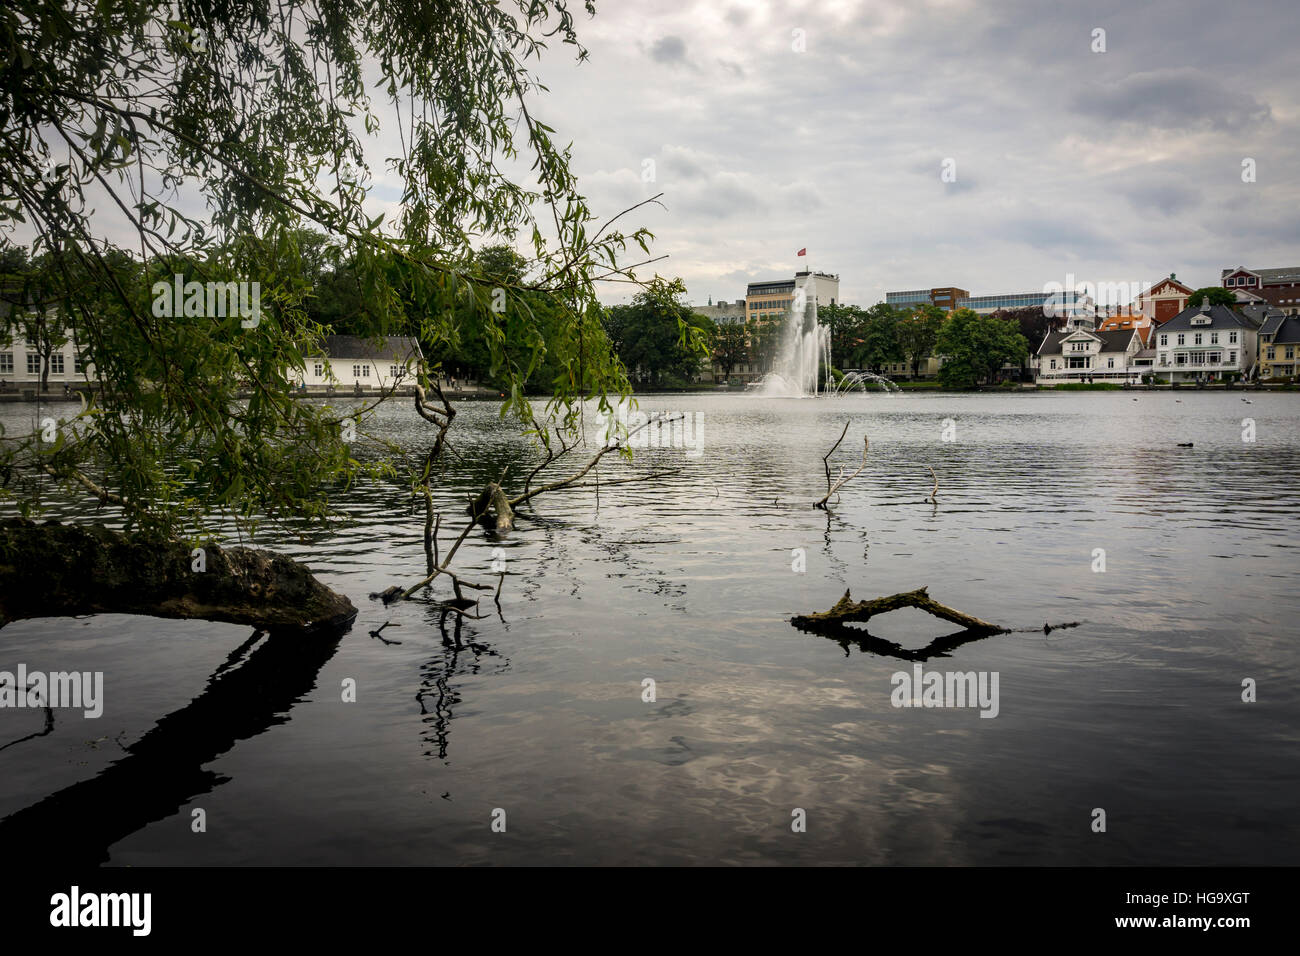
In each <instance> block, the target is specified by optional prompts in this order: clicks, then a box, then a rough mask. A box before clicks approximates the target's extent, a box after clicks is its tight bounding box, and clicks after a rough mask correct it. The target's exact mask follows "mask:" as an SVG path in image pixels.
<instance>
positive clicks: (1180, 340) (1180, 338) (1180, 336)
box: [1178, 332, 1187, 345]
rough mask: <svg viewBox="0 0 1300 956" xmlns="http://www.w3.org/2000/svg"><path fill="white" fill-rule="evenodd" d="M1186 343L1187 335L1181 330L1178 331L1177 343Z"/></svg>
mask: <svg viewBox="0 0 1300 956" xmlns="http://www.w3.org/2000/svg"><path fill="white" fill-rule="evenodd" d="M1186 343H1187V336H1185V335H1183V333H1182V332H1179V333H1178V344H1179V345H1185V344H1186Z"/></svg>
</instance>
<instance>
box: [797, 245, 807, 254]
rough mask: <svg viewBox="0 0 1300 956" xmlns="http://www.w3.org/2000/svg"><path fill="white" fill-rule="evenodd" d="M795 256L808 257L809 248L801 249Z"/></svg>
mask: <svg viewBox="0 0 1300 956" xmlns="http://www.w3.org/2000/svg"><path fill="white" fill-rule="evenodd" d="M795 255H796V256H806V255H808V247H807V246H804V247H803V248H802V249H800V250H799V251H798V252H796V253H795Z"/></svg>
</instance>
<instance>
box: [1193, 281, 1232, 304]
mask: <svg viewBox="0 0 1300 956" xmlns="http://www.w3.org/2000/svg"><path fill="white" fill-rule="evenodd" d="M1207 296H1208V297H1209V299H1210V305H1226V306H1227V307H1228V308H1230V309H1231V308H1234V307H1235V306H1236V305H1237V295H1236V293H1234V292H1232V291H1231V290H1229V289H1225V288H1223V287H1222V286H1217V285H1212V286H1206V287H1205V288H1204V289H1197V290H1196V291H1195V292H1193V293H1192V294H1191V295H1189V296H1188V297H1187V307H1188V308H1189V309H1199V308H1200V307H1201V300H1202V299H1204V298H1206V297H1207Z"/></svg>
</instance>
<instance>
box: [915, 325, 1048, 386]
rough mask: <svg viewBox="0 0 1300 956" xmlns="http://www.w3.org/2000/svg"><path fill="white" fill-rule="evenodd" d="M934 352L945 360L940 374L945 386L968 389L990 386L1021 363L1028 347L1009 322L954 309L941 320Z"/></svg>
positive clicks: (1027, 352) (1014, 326) (1027, 351)
mask: <svg viewBox="0 0 1300 956" xmlns="http://www.w3.org/2000/svg"><path fill="white" fill-rule="evenodd" d="M935 350H936V351H937V352H939V353H940V354H941V355H944V356H945V357H946V358H945V361H944V365H943V368H942V369H940V370H939V375H940V378H941V379H942V380H943V382H944V384H946V385H954V386H958V387H964V388H969V387H971V386H974V385H979V384H981V383H987V384H990V385H991V384H993V383H994V382H995V381H997V379H998V377H999V375H1000V373H1001V371H1002V367H1003V366H1004V365H1006V364H1008V363H1011V362H1021V361H1023V360H1024V358H1025V356H1026V355H1028V354H1029V343H1028V342H1026V341H1025V337H1024V336H1023V335H1021V334H1020V331H1019V329H1017V328H1016V325H1015V323H1014V322H1013V321H1012V320H1010V319H1004V318H999V317H998V316H996V315H980V314H979V313H977V312H975V311H973V310H971V309H956V310H954V311H953V312H951V313H949V315H948V317H947V318H946V319H945V320H944V323H943V327H942V328H941V329H940V330H939V337H938V339H937V340H936V342H935Z"/></svg>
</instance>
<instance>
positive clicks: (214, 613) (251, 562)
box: [0, 518, 357, 633]
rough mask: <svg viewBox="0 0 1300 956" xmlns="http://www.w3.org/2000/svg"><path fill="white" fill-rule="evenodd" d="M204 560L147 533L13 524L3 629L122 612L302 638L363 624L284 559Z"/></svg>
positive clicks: (224, 554) (221, 551) (219, 553)
mask: <svg viewBox="0 0 1300 956" xmlns="http://www.w3.org/2000/svg"><path fill="white" fill-rule="evenodd" d="M202 551H203V554H202V555H201V556H196V555H194V554H193V553H192V548H191V546H190V545H188V544H186V543H185V542H182V541H174V540H169V539H166V538H161V537H157V536H153V535H148V534H143V533H140V534H131V535H127V534H123V533H121V532H119V531H110V530H109V529H107V528H104V527H100V526H84V527H83V526H78V525H64V524H57V523H55V522H48V523H46V524H36V523H35V522H32V521H28V520H26V519H24V518H10V519H8V520H6V521H3V522H0V626H2V625H4V624H7V623H8V622H9V621H17V620H21V619H24V618H34V617H58V616H63V615H71V614H97V613H99V614H102V613H113V614H149V615H152V616H154V617H167V618H200V619H203V620H209V621H227V622H230V623H232V624H248V625H251V626H253V627H257V628H261V629H262V630H265V631H267V632H270V633H282V632H290V633H292V632H298V633H302V632H305V631H313V632H315V631H338V630H341V629H342V628H343V627H345V626H346V625H347V624H349V623H350V622H351V621H352V619H353V618H354V617H356V613H357V609H356V608H355V607H353V606H352V602H351V601H349V600H348V599H347V598H346V597H344V596H343V595H341V594H336V593H335V592H333V591H331V590H330V589H329V588H327V587H325V586H324V585H323V584H321V583H320V582H319V581H317V580H316V578H315V577H313V576H312V573H311V571H309V570H308V569H307V567H306V566H305V565H302V564H299V563H298V562H296V561H293V560H291V559H289V558H286V557H285V556H283V555H279V554H272V553H271V552H268V551H258V550H254V549H251V548H222V547H219V546H218V545H215V544H207V545H204V546H203V549H202ZM198 567H202V570H197V569H196V568H198Z"/></svg>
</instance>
